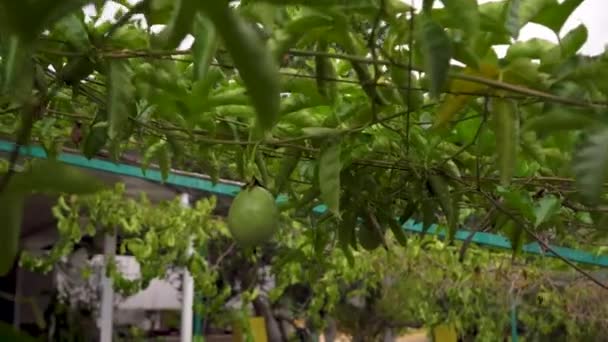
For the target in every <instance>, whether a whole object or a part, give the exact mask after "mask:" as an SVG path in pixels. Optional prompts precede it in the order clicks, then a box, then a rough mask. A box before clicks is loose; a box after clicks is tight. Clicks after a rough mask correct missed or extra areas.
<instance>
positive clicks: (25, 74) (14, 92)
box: [0, 35, 34, 102]
mask: <svg viewBox="0 0 608 342" xmlns="http://www.w3.org/2000/svg"><path fill="white" fill-rule="evenodd" d="M6 40H7V41H6V46H3V49H2V52H3V54H2V64H0V67H1V68H2V69H1V74H0V81H1V82H2V83H1V84H2V87H1V91H0V94H2V95H8V96H13V97H15V100H16V101H18V102H21V101H24V100H26V99H29V98H30V95H31V91H32V87H33V85H34V65H33V62H32V56H31V51H32V47H31V46H30V45H29V44H28V43H27V42H26V41H24V40H23V39H22V38H20V37H18V36H15V35H13V36H8V37H7V38H6Z"/></svg>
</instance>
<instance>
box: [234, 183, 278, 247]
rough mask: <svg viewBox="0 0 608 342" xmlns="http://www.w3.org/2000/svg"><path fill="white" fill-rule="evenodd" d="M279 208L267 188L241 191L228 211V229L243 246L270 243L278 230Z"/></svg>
mask: <svg viewBox="0 0 608 342" xmlns="http://www.w3.org/2000/svg"><path fill="white" fill-rule="evenodd" d="M278 223H279V208H278V207H277V205H276V203H275V200H274V197H273V196H272V194H271V193H270V192H269V191H268V190H266V189H265V188H263V187H261V186H258V185H253V186H248V187H246V188H244V189H243V190H241V192H239V194H238V195H237V196H236V197H235V198H234V200H233V201H232V205H231V206H230V209H229V210H228V229H229V230H230V234H231V235H232V238H233V239H234V240H235V241H236V242H237V243H238V244H239V245H241V246H244V247H247V246H255V245H259V244H261V243H263V242H266V241H268V240H269V239H270V238H271V237H272V235H274V233H275V232H276V230H277V227H278Z"/></svg>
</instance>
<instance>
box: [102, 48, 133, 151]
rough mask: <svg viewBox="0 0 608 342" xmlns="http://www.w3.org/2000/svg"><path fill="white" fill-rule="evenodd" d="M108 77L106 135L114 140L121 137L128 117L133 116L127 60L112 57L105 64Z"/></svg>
mask: <svg viewBox="0 0 608 342" xmlns="http://www.w3.org/2000/svg"><path fill="white" fill-rule="evenodd" d="M107 78H108V98H107V110H108V124H109V128H108V137H109V138H110V140H116V139H119V138H121V137H122V135H123V132H124V129H125V126H127V125H128V124H129V117H130V116H135V114H136V113H135V103H134V99H135V87H134V86H133V84H132V83H131V70H130V68H129V65H128V62H126V61H124V60H117V59H112V60H110V61H109V62H108V66H107Z"/></svg>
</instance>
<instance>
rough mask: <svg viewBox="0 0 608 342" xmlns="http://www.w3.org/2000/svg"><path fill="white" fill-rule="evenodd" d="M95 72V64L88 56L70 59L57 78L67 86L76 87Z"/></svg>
mask: <svg viewBox="0 0 608 342" xmlns="http://www.w3.org/2000/svg"><path fill="white" fill-rule="evenodd" d="M93 71H95V62H94V61H93V59H91V57H89V56H78V57H74V58H72V59H70V60H69V61H68V63H67V64H66V65H65V66H64V67H63V68H62V69H61V71H60V72H59V75H58V78H59V79H60V80H61V81H62V82H64V83H65V84H67V85H70V86H71V85H77V84H79V83H80V81H82V80H83V79H84V78H85V77H87V76H89V75H90V74H91V73H92V72H93Z"/></svg>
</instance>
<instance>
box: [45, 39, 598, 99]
mask: <svg viewBox="0 0 608 342" xmlns="http://www.w3.org/2000/svg"><path fill="white" fill-rule="evenodd" d="M38 51H40V52H43V53H48V54H55V55H60V56H82V55H84V54H83V53H79V52H67V51H56V50H47V49H39V50H38ZM98 53H99V55H101V56H103V57H105V58H134V57H153V56H157V57H161V56H174V55H189V54H191V53H192V52H191V51H190V50H172V51H149V50H142V51H138V50H131V51H130V50H120V51H104V50H101V51H99V52H98ZM288 53H289V54H290V55H292V56H303V57H315V56H320V57H328V58H337V59H344V60H348V61H351V62H359V63H367V64H378V65H387V66H395V67H399V68H404V69H406V70H412V71H416V72H423V69H422V68H421V67H419V66H414V65H411V66H408V65H407V64H403V63H395V62H390V61H386V60H377V59H376V60H375V59H372V58H365V57H360V56H356V55H350V54H344V53H330V52H323V51H306V50H293V49H292V50H289V51H288ZM449 77H450V78H454V79H460V80H463V81H469V82H473V83H479V84H483V85H486V86H488V87H492V88H495V89H502V90H506V91H510V92H513V93H517V94H522V95H527V96H530V97H536V98H541V99H544V100H546V101H550V102H555V103H561V104H564V105H569V106H578V107H586V108H595V109H599V108H605V107H606V106H608V102H606V101H590V102H587V101H580V100H577V99H572V98H568V97H562V96H558V95H554V94H551V93H546V92H543V91H540V90H536V89H530V88H527V87H522V86H519V85H515V84H511V83H507V82H503V81H497V80H493V79H489V78H485V77H481V76H475V75H467V74H463V73H459V72H451V73H450V74H449Z"/></svg>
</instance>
